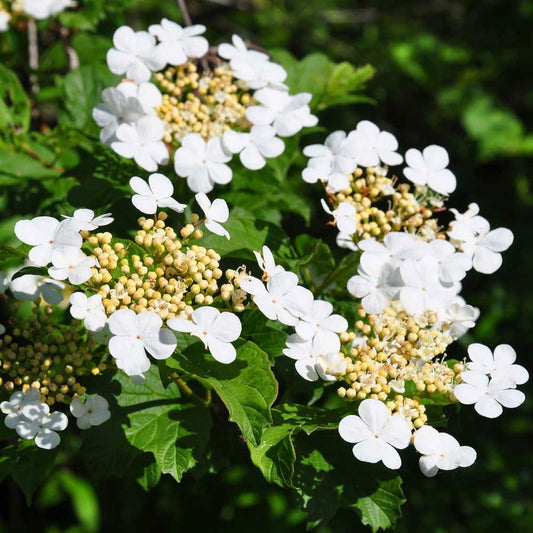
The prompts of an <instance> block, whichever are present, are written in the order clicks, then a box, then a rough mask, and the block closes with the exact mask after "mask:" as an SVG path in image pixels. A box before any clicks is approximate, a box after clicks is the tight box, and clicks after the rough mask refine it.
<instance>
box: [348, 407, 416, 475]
mask: <svg viewBox="0 0 533 533" xmlns="http://www.w3.org/2000/svg"><path fill="white" fill-rule="evenodd" d="M358 412H359V416H356V415H348V416H346V417H344V418H343V419H342V420H341V421H340V424H339V433H340V436H341V437H342V439H343V440H345V441H346V442H353V443H356V444H355V446H354V447H353V454H354V455H355V457H356V458H357V459H359V461H364V462H366V463H377V462H378V461H383V464H384V465H385V466H386V467H387V468H391V469H397V468H400V466H401V464H402V460H401V458H400V455H399V454H398V452H397V451H396V450H395V448H398V449H400V450H402V449H404V448H407V446H409V442H410V440H411V430H410V429H409V424H408V423H407V421H406V420H405V418H403V417H402V416H401V415H400V414H395V415H392V416H391V414H390V412H389V409H388V408H387V406H386V405H385V404H384V403H383V402H380V401H379V400H372V399H368V400H363V401H362V402H361V404H360V405H359V410H358Z"/></svg>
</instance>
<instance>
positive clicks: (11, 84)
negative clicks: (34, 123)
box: [0, 65, 31, 168]
mask: <svg viewBox="0 0 533 533" xmlns="http://www.w3.org/2000/svg"><path fill="white" fill-rule="evenodd" d="M30 120H31V105H30V100H29V98H28V95H27V94H26V92H25V91H24V89H23V88H22V85H21V84H20V81H19V79H18V76H17V75H16V74H15V73H14V72H13V71H11V70H9V69H8V68H6V67H4V66H2V65H0V131H5V130H9V129H11V130H13V131H14V132H15V133H18V132H19V130H22V131H28V128H29V127H30ZM0 168H1V167H0Z"/></svg>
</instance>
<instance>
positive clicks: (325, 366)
mask: <svg viewBox="0 0 533 533" xmlns="http://www.w3.org/2000/svg"><path fill="white" fill-rule="evenodd" d="M347 368H348V367H347V365H346V362H345V361H344V357H343V355H342V354H340V353H338V352H337V353H332V352H330V353H326V354H320V355H319V356H318V357H317V358H316V371H317V372H318V375H319V376H320V378H321V379H323V380H324V381H336V380H337V379H338V378H339V376H342V375H344V374H346V369H347Z"/></svg>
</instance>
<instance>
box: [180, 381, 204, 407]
mask: <svg viewBox="0 0 533 533" xmlns="http://www.w3.org/2000/svg"><path fill="white" fill-rule="evenodd" d="M176 383H177V384H178V387H179V388H180V389H181V390H182V391H183V393H184V394H185V395H186V396H188V397H189V398H190V399H191V400H193V401H195V402H198V403H200V404H201V405H205V406H207V405H209V403H210V402H211V398H209V403H208V402H207V394H206V399H205V400H203V399H202V398H200V396H198V395H197V394H196V393H195V392H194V391H193V390H192V389H191V388H190V387H189V385H187V383H186V382H185V381H184V380H183V379H181V378H178V379H177V380H176Z"/></svg>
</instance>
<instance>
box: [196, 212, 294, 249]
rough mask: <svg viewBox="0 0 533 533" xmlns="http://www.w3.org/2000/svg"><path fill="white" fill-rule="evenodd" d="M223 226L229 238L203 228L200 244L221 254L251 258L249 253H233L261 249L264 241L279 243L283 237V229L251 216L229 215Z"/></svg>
mask: <svg viewBox="0 0 533 533" xmlns="http://www.w3.org/2000/svg"><path fill="white" fill-rule="evenodd" d="M224 227H225V228H226V229H227V230H228V232H229V234H230V237H231V239H226V237H222V236H220V235H215V234H214V233H210V232H209V230H204V231H205V234H204V237H203V238H202V239H201V240H200V244H201V245H202V246H205V247H206V248H213V249H215V250H216V251H217V252H218V253H219V254H220V255H222V256H227V255H229V254H231V255H233V256H234V257H245V258H251V257H253V255H251V253H246V254H244V255H243V254H242V253H241V254H235V252H237V251H242V250H247V251H248V252H253V251H254V250H261V248H262V247H263V244H265V242H267V241H268V242H274V243H279V242H281V241H282V240H283V238H284V237H285V235H284V233H283V231H282V230H281V229H280V228H278V227H276V226H275V225H273V224H271V223H270V222H266V221H263V220H256V219H254V218H251V217H239V216H230V218H229V220H228V221H227V222H226V223H225V224H224Z"/></svg>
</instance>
